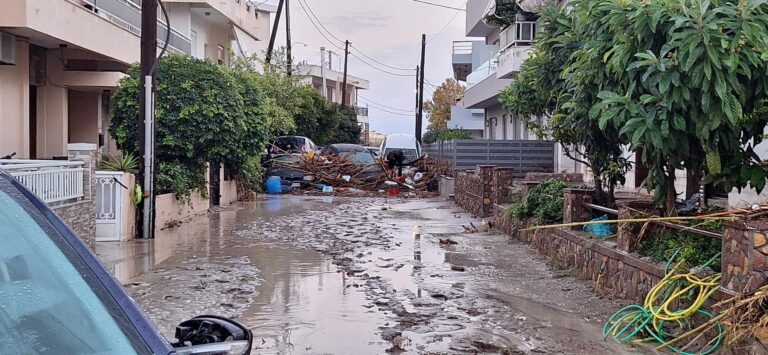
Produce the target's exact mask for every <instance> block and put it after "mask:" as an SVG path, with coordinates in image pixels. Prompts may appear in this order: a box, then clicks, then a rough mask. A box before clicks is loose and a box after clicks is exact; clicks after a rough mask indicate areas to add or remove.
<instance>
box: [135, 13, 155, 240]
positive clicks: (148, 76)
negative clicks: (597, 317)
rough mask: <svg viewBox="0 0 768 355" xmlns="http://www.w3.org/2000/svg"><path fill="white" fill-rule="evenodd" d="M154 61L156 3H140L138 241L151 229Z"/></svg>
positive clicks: (147, 234)
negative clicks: (140, 199)
mask: <svg viewBox="0 0 768 355" xmlns="http://www.w3.org/2000/svg"><path fill="white" fill-rule="evenodd" d="M155 60H157V1H152V0H150V1H142V2H141V76H140V78H139V80H140V87H141V89H142V95H139V122H138V127H137V128H138V131H139V152H140V154H139V159H140V160H141V163H140V164H139V176H138V179H137V181H143V184H144V191H143V195H144V196H143V197H144V198H143V204H142V212H143V213H142V215H141V216H140V217H139V218H140V220H141V223H138V224H137V232H138V234H139V235H140V236H141V237H142V238H146V239H150V238H152V237H153V235H154V233H153V232H154V231H153V230H152V229H153V228H152V201H153V199H154V198H153V193H152V155H153V154H152V148H153V146H154V144H153V142H152V137H153V134H152V133H153V132H152V130H153V129H154V126H153V122H152V121H153V120H154V117H153V116H154V112H155V110H154V108H155V105H154V102H152V97H153V95H152V91H153V90H152V86H153V84H154V82H153V81H154V73H153V72H152V68H153V66H154V64H155Z"/></svg>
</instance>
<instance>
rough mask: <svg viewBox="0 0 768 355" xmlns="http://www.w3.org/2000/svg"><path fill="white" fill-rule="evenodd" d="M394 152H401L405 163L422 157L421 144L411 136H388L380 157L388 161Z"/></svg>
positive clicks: (382, 145)
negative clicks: (388, 157)
mask: <svg viewBox="0 0 768 355" xmlns="http://www.w3.org/2000/svg"><path fill="white" fill-rule="evenodd" d="M393 150H400V151H402V152H403V155H405V163H409V162H411V161H414V160H416V159H418V158H419V157H421V144H419V142H418V141H417V140H416V137H414V136H413V135H410V134H401V133H397V134H388V135H387V136H386V137H385V138H384V141H383V142H381V147H380V148H379V156H380V157H382V158H384V159H386V157H387V154H389V153H390V152H392V151H393Z"/></svg>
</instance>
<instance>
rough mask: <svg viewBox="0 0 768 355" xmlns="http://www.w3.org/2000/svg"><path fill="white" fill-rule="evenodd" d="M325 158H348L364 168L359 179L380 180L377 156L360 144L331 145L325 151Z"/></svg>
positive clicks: (379, 166)
mask: <svg viewBox="0 0 768 355" xmlns="http://www.w3.org/2000/svg"><path fill="white" fill-rule="evenodd" d="M322 155H323V156H334V155H338V156H346V157H347V158H348V159H349V160H350V161H351V162H352V163H353V164H355V165H357V166H359V167H362V169H363V170H362V172H361V173H360V174H359V175H358V178H362V179H372V178H378V177H379V175H380V174H381V165H379V164H378V162H377V161H376V156H375V155H374V154H373V153H372V152H371V151H370V149H368V148H366V147H363V146H362V145H359V144H331V145H329V146H327V147H325V148H324V149H323V153H322Z"/></svg>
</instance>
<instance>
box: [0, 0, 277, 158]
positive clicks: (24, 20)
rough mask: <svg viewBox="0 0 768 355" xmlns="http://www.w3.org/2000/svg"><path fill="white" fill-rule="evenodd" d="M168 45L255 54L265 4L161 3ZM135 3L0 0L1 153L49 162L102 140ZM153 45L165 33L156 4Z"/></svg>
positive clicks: (130, 47)
mask: <svg viewBox="0 0 768 355" xmlns="http://www.w3.org/2000/svg"><path fill="white" fill-rule="evenodd" d="M163 3H164V4H165V6H166V9H167V12H168V16H169V18H170V23H171V26H170V37H169V41H168V42H169V43H168V50H169V51H170V52H172V53H178V54H187V55H191V56H194V57H196V58H201V59H208V60H211V61H213V62H216V63H219V64H221V65H226V64H227V63H228V62H229V59H230V58H229V55H230V54H229V50H230V48H232V49H233V51H234V53H235V55H239V56H250V55H253V54H256V53H261V51H263V50H264V49H266V47H267V43H268V39H269V24H270V15H271V14H270V13H271V12H272V11H273V9H272V8H271V7H267V6H266V5H259V6H258V7H257V6H256V5H257V4H256V3H254V2H253V1H248V0H228V1H220V0H165V1H163ZM139 4H140V1H139V0H110V1H94V0H46V1H39V0H5V1H0V48H2V50H0V109H2V114H1V115H0V127H2V129H0V156H2V155H5V154H9V153H12V152H16V153H17V155H16V157H17V158H25V159H40V158H45V159H51V158H54V157H63V156H65V155H66V154H67V144H68V143H90V144H98V146H99V147H100V148H101V149H104V147H107V146H108V144H109V134H108V132H107V129H108V128H109V107H110V96H111V91H112V90H113V89H114V88H115V87H116V86H117V82H118V80H120V78H122V77H124V76H125V72H126V71H127V69H128V67H129V66H130V65H131V64H132V63H137V62H139V55H140V36H141V8H140V5H139ZM158 12H159V13H158V31H157V37H158V41H159V46H162V45H163V41H164V40H165V38H166V34H167V33H168V32H167V31H168V26H167V24H166V23H165V18H164V16H162V14H161V13H160V11H158Z"/></svg>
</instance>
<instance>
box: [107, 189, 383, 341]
mask: <svg viewBox="0 0 768 355" xmlns="http://www.w3.org/2000/svg"><path fill="white" fill-rule="evenodd" d="M337 205H338V201H337V200H335V199H333V198H329V197H318V198H294V197H288V196H284V197H269V198H267V199H263V200H260V201H257V202H254V203H247V204H243V205H242V206H241V207H238V208H226V209H222V210H221V211H219V212H217V213H213V214H210V215H208V216H206V217H202V218H197V219H194V220H192V221H189V222H186V223H184V224H182V225H181V226H180V227H178V228H174V229H169V230H163V231H160V232H159V233H158V234H157V236H156V239H154V240H150V241H144V240H134V241H129V242H122V243H97V254H98V255H99V257H100V258H101V259H102V261H103V262H104V263H105V265H106V266H107V267H108V268H109V269H110V270H111V271H112V272H113V273H114V275H115V276H116V277H117V278H118V279H119V280H120V281H121V282H123V283H124V284H127V285H128V290H129V292H130V293H131V295H132V296H133V297H134V298H135V299H136V300H137V302H138V303H139V304H140V305H141V306H142V307H143V308H144V309H145V311H146V312H147V313H148V315H149V316H150V318H151V319H152V320H153V321H154V322H155V323H156V324H158V326H159V328H160V329H161V330H162V331H163V333H164V334H165V335H166V337H168V338H169V339H172V338H173V330H174V327H175V325H176V324H178V323H180V322H181V321H183V320H186V319H188V318H190V317H193V316H195V315H198V314H202V313H212V314H219V315H223V316H227V317H232V318H234V319H237V320H238V321H240V322H242V323H243V324H245V325H246V326H248V327H249V328H250V329H251V330H252V331H253V334H254V339H255V341H254V353H258V354H262V353H263V354H272V353H281V354H282V353H290V352H294V351H296V352H299V351H300V352H309V353H349V354H364V353H383V352H384V350H385V349H386V348H388V347H389V344H388V343H386V342H385V341H383V340H382V339H381V337H380V336H379V330H378V326H379V325H380V324H384V323H386V320H385V317H386V316H385V315H384V314H382V313H380V312H375V311H373V310H370V309H369V308H366V307H365V306H366V305H369V304H370V302H369V301H368V300H366V298H365V295H364V294H363V293H362V292H361V291H360V290H359V288H360V286H361V285H362V284H363V283H364V282H362V281H361V280H357V279H355V278H353V277H347V276H346V275H345V274H343V273H340V272H338V271H337V268H336V266H334V265H332V264H331V262H330V260H329V259H328V258H327V257H324V256H323V255H321V254H320V253H318V252H315V251H312V250H306V249H298V248H295V247H291V246H288V245H287V244H285V243H283V242H280V241H274V240H270V239H267V238H261V237H262V236H263V233H265V231H264V230H262V229H261V226H262V225H265V224H267V223H268V222H270V221H274V220H275V219H276V218H279V217H281V216H292V215H298V214H306V213H308V212H310V214H309V215H308V216H314V217H312V218H317V216H318V215H321V214H322V213H324V212H325V211H328V210H331V209H333V208H334V207H335V206H337ZM233 262H234V263H235V264H234V265H229V264H231V263H233ZM237 263H239V264H237ZM227 278H229V279H227ZM356 286H357V287H356Z"/></svg>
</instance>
